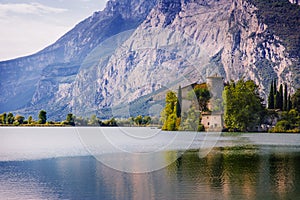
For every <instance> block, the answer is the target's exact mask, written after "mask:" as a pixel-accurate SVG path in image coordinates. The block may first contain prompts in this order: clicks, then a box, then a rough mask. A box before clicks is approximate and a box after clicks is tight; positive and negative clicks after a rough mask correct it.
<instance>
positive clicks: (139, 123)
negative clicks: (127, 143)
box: [134, 115, 143, 126]
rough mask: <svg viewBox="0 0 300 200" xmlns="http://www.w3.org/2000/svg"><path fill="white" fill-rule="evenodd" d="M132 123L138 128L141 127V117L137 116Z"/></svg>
mask: <svg viewBox="0 0 300 200" xmlns="http://www.w3.org/2000/svg"><path fill="white" fill-rule="evenodd" d="M134 122H135V124H136V125H138V126H141V125H142V123H143V117H142V116H141V115H139V116H137V117H136V118H135V119H134Z"/></svg>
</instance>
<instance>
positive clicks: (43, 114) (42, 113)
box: [38, 110, 47, 124]
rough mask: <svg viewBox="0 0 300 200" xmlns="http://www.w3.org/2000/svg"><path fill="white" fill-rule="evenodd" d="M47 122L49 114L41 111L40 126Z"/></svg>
mask: <svg viewBox="0 0 300 200" xmlns="http://www.w3.org/2000/svg"><path fill="white" fill-rule="evenodd" d="M46 121H47V112H46V111H44V110H41V111H40V113H39V120H38V123H39V124H46Z"/></svg>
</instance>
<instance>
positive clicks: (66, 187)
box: [0, 128, 300, 199]
mask: <svg viewBox="0 0 300 200" xmlns="http://www.w3.org/2000/svg"><path fill="white" fill-rule="evenodd" d="M0 138H1V139H0V197H1V199H297V198H299V196H300V135H296V134H254V133H253V134H242V135H238V136H222V135H221V134H220V133H207V134H205V133H189V132H169V133H168V132H161V131H160V130H158V129H150V128H1V129H0Z"/></svg>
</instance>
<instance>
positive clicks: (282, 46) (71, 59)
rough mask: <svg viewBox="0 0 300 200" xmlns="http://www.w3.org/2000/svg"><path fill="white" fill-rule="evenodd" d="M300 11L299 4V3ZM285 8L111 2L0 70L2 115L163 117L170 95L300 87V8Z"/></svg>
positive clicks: (278, 2) (206, 0)
mask: <svg viewBox="0 0 300 200" xmlns="http://www.w3.org/2000/svg"><path fill="white" fill-rule="evenodd" d="M292 3H296V4H292ZM292 3H291V2H289V1H288V0H264V1H262V0H147V1H144V0H110V1H108V3H107V6H106V8H105V9H104V10H103V11H100V12H96V13H94V15H93V16H91V17H89V18H88V19H86V20H84V21H83V22H81V23H79V24H78V25H77V26H76V27H75V28H74V29H72V30H71V31H70V32H68V33H67V34H65V35H64V36H63V37H62V38H61V39H59V40H58V41H57V42H56V43H54V44H53V45H51V46H49V47H47V48H45V49H44V50H42V51H40V52H38V53H37V54H34V55H32V56H28V57H24V58H18V59H15V60H11V61H5V62H0V69H1V71H0V78H1V82H0V91H1V92H2V95H1V97H0V112H4V111H13V110H18V113H22V114H25V115H29V114H32V115H36V113H37V112H38V110H40V109H45V110H47V111H48V115H49V117H50V118H51V119H61V118H64V117H65V116H66V114H67V113H68V112H73V113H75V114H76V115H81V116H86V115H90V114H93V113H97V114H98V115H100V117H101V116H106V117H109V116H124V117H127V116H130V115H136V114H139V113H142V114H153V113H155V114H157V113H159V111H160V109H161V107H162V106H163V95H161V94H163V91H164V90H165V89H169V88H172V89H176V88H177V87H178V85H182V86H185V85H189V84H191V83H194V82H202V81H205V78H206V77H207V76H209V75H212V74H215V73H217V74H219V75H222V76H223V77H224V78H225V79H226V80H227V81H228V80H230V79H233V80H237V79H239V78H241V77H246V78H249V79H252V80H254V81H255V82H256V83H257V84H258V85H259V86H260V89H261V94H262V95H266V94H268V90H269V84H270V82H271V80H272V79H274V78H276V79H278V84H280V83H283V82H285V83H288V84H289V88H291V89H295V88H297V87H299V86H300V81H299V80H300V79H299V75H300V73H299V65H300V55H299V53H298V52H299V50H300V30H298V29H300V28H299V26H298V25H299V24H300V7H299V6H298V5H297V2H292Z"/></svg>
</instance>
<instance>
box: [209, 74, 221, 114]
mask: <svg viewBox="0 0 300 200" xmlns="http://www.w3.org/2000/svg"><path fill="white" fill-rule="evenodd" d="M206 84H207V87H208V90H209V92H210V95H211V99H210V102H209V105H208V108H209V110H211V111H221V110H222V109H221V108H220V106H221V104H222V102H223V101H222V93H223V90H224V80H223V77H220V76H218V75H217V74H216V75H214V76H210V77H207V78H206ZM217 107H219V108H217Z"/></svg>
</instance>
